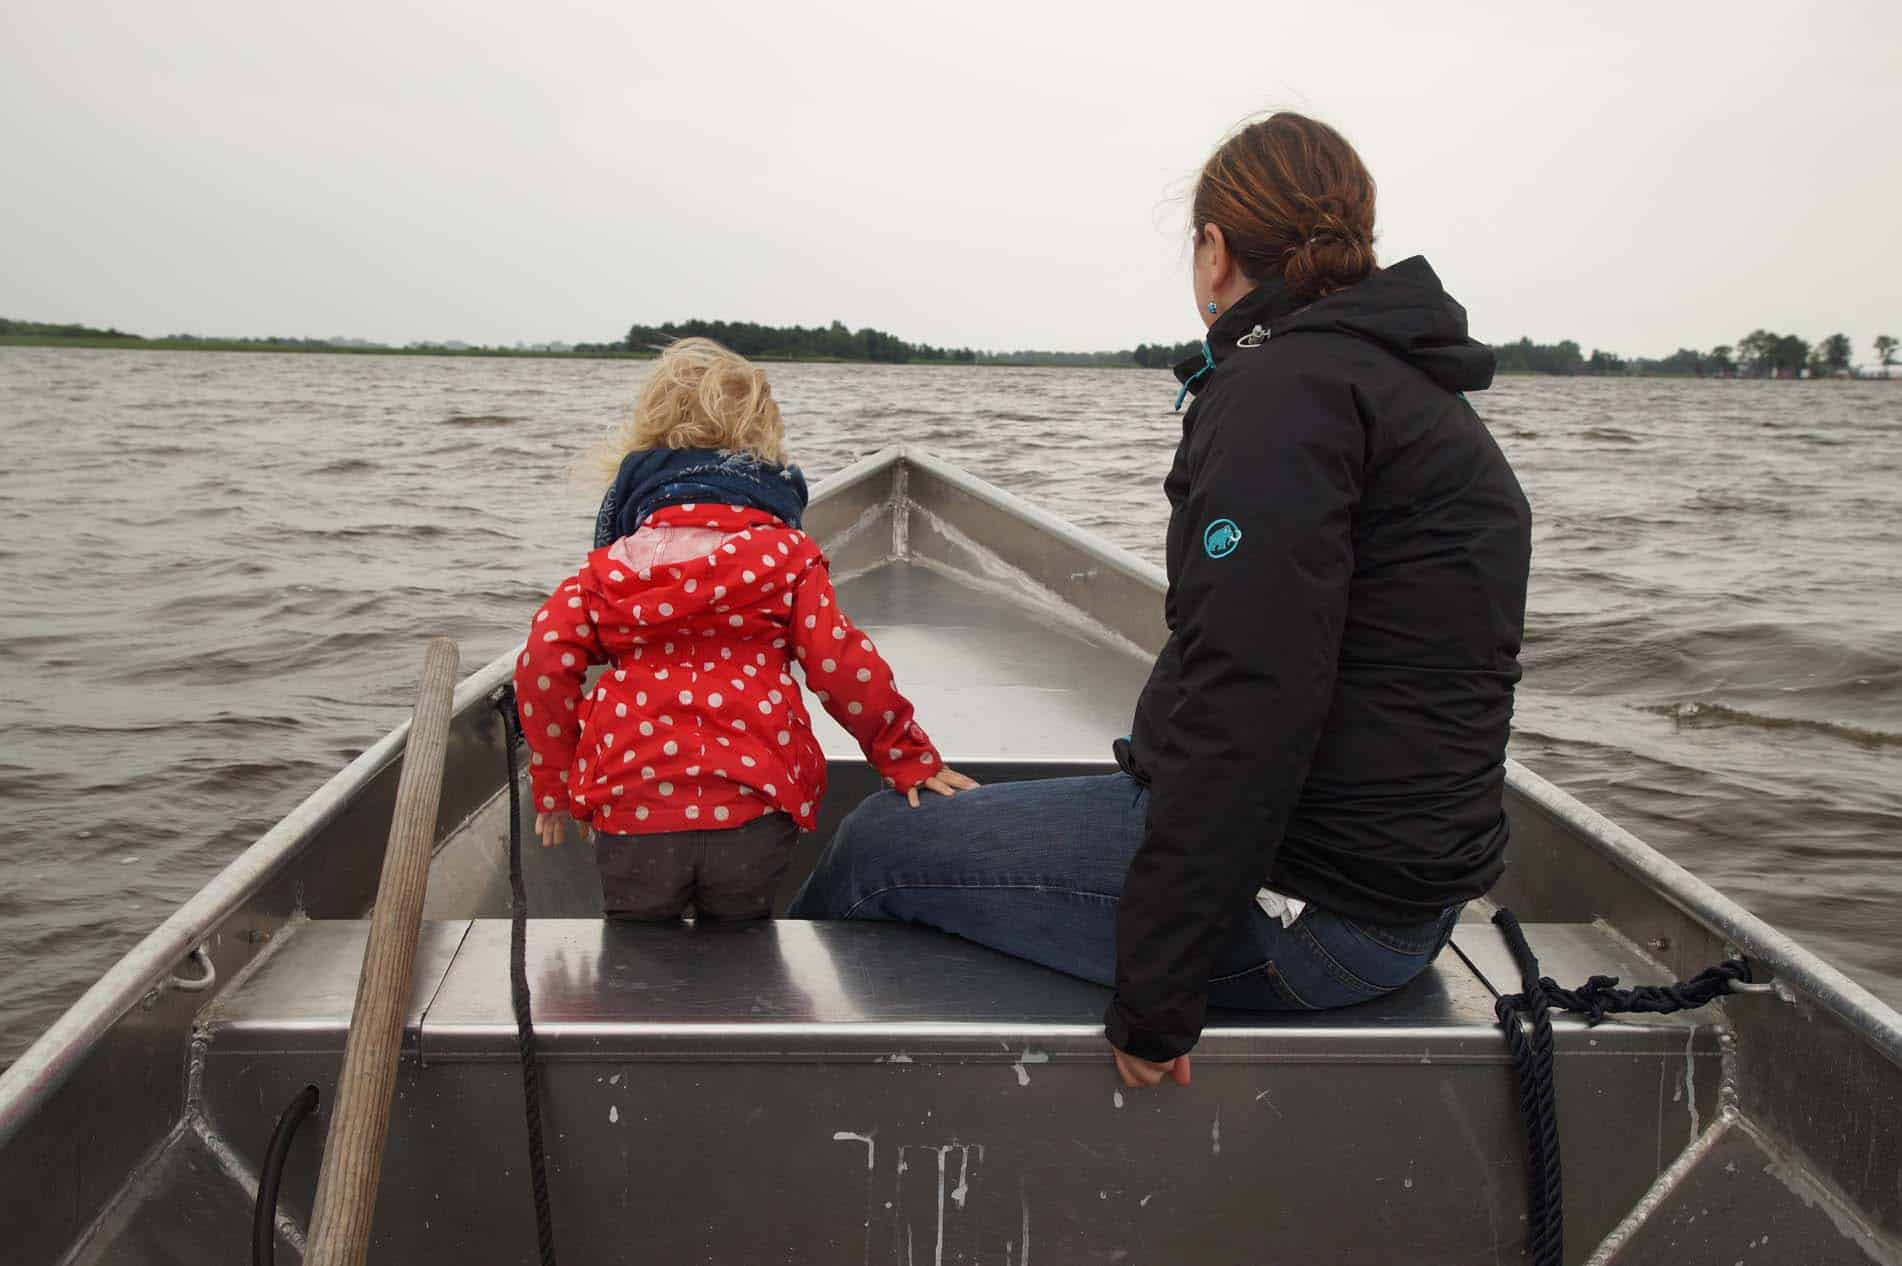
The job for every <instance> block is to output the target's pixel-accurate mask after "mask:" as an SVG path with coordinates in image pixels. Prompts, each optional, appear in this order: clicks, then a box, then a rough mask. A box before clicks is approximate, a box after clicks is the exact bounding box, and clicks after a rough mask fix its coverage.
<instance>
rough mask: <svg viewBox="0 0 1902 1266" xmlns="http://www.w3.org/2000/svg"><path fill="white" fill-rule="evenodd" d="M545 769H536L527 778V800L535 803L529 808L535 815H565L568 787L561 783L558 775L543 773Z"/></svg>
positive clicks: (543, 767) (544, 767) (542, 767)
mask: <svg viewBox="0 0 1902 1266" xmlns="http://www.w3.org/2000/svg"><path fill="white" fill-rule="evenodd" d="M546 768H547V767H546V766H540V767H537V768H536V769H535V770H534V771H533V772H532V773H530V774H529V776H528V794H529V798H530V799H531V800H533V801H534V802H535V803H534V804H533V805H531V806H530V807H531V808H533V809H534V810H535V812H537V813H566V812H568V807H569V806H568V786H567V784H566V783H564V782H562V781H561V775H560V774H557V773H553V772H550V773H543V772H542V771H543V770H544V769H546ZM551 801H552V802H553V803H550V802H551Z"/></svg>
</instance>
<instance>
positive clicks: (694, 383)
mask: <svg viewBox="0 0 1902 1266" xmlns="http://www.w3.org/2000/svg"><path fill="white" fill-rule="evenodd" d="M652 448H717V449H720V450H722V451H724V452H729V453H750V454H752V455H753V456H754V457H757V458H759V459H760V460H761V461H766V462H773V463H775V464H781V463H784V462H785V460H786V425H785V422H784V421H783V420H782V419H781V418H780V416H779V405H778V404H777V403H776V402H775V401H774V400H773V390H772V388H771V387H770V386H768V385H767V382H766V372H765V371H764V370H762V369H761V368H760V367H759V366H758V365H755V364H754V363H753V362H752V361H750V360H748V359H746V357H744V356H741V355H740V354H739V353H738V352H734V351H729V350H728V349H727V348H725V347H722V346H721V345H720V344H718V343H716V342H714V341H713V340H712V339H710V338H683V339H680V340H679V341H678V342H675V343H672V344H669V345H668V348H667V350H666V351H664V352H662V353H661V354H660V359H659V360H657V361H655V362H654V368H653V372H651V373H650V374H648V376H647V381H646V382H645V383H644V384H643V385H642V386H641V394H640V398H639V399H637V400H636V401H635V402H634V411H633V413H631V414H630V415H629V416H628V418H627V420H626V421H625V422H623V423H621V424H620V425H619V426H617V427H615V428H614V429H613V430H612V431H610V432H608V434H607V435H605V436H603V437H602V438H601V442H600V443H599V444H597V445H595V447H594V449H593V451H592V452H591V453H590V454H589V456H588V460H587V461H586V463H585V465H586V466H587V467H588V468H590V469H592V470H595V471H598V472H599V473H600V474H601V475H602V476H603V477H605V478H606V479H608V480H612V479H613V478H614V476H615V473H616V472H617V471H619V470H620V468H621V459H622V458H624V457H626V456H627V455H628V454H629V453H632V452H634V451H636V450H640V449H652Z"/></svg>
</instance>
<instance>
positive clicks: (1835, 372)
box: [1493, 329, 1897, 378]
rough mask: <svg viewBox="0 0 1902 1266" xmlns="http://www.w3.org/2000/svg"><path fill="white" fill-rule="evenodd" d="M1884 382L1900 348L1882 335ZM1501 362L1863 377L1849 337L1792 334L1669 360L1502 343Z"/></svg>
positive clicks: (1624, 372)
mask: <svg viewBox="0 0 1902 1266" xmlns="http://www.w3.org/2000/svg"><path fill="white" fill-rule="evenodd" d="M1871 346H1872V347H1873V348H1874V349H1875V354H1876V365H1877V367H1878V368H1879V369H1880V371H1881V377H1884V378H1887V377H1888V376H1889V369H1890V367H1891V366H1892V365H1894V364H1895V353H1896V347H1897V343H1896V340H1895V339H1894V338H1892V337H1891V336H1889V335H1887V334H1883V335H1878V336H1877V337H1876V339H1875V341H1874V342H1873V344H1872V345H1871ZM1493 351H1494V353H1495V354H1496V355H1497V356H1498V357H1499V370H1500V372H1501V373H1508V374H1512V373H1519V374H1559V375H1564V376H1568V377H1569V376H1572V375H1583V376H1595V377H1665V378H1859V377H1862V376H1863V375H1862V371H1861V370H1860V369H1859V368H1858V367H1857V366H1856V364H1855V363H1854V360H1853V355H1854V352H1853V349H1852V347H1851V345H1850V342H1849V336H1848V335H1847V334H1832V335H1830V336H1829V337H1828V338H1826V339H1823V340H1822V341H1820V342H1818V343H1816V344H1814V345H1812V344H1810V343H1808V342H1806V341H1804V340H1803V339H1801V338H1798V337H1797V336H1796V335H1794V334H1773V333H1771V332H1770V331H1769V330H1764V329H1757V330H1752V331H1751V332H1750V333H1749V334H1746V335H1745V336H1744V337H1743V338H1740V339H1738V340H1737V342H1736V345H1735V346H1732V345H1731V344H1728V343H1725V344H1720V345H1719V346H1717V347H1713V348H1711V349H1710V350H1709V351H1708V352H1700V351H1697V350H1695V349H1693V348H1689V347H1680V348H1678V349H1677V351H1675V352H1673V353H1671V354H1670V355H1669V356H1665V357H1662V358H1660V359H1656V360H1653V359H1651V358H1650V357H1645V356H1634V357H1632V358H1630V359H1629V360H1627V359H1626V358H1624V357H1622V356H1619V355H1617V354H1616V353H1614V352H1606V351H1600V350H1597V349H1593V351H1592V354H1591V355H1590V356H1586V355H1585V354H1584V353H1583V352H1581V351H1580V350H1579V346H1578V344H1577V343H1574V342H1572V341H1571V340H1570V339H1567V340H1565V341H1564V342H1562V343H1534V342H1533V341H1532V340H1531V339H1528V338H1522V339H1520V340H1519V341H1518V342H1517V343H1502V344H1500V345H1499V346H1498V347H1496V348H1494V349H1493Z"/></svg>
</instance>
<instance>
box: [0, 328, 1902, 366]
mask: <svg viewBox="0 0 1902 1266" xmlns="http://www.w3.org/2000/svg"><path fill="white" fill-rule="evenodd" d="M695 335H698V336H701V337H705V338H712V339H718V340H719V341H720V342H722V343H724V344H726V345H727V346H728V347H731V348H732V349H733V350H734V351H736V352H739V353H740V354H741V355H743V356H751V357H753V358H755V359H757V360H769V361H771V360H777V361H821V362H840V363H865V364H880V365H914V364H915V365H1024V366H1086V367H1095V368H1141V369H1166V368H1168V367H1169V366H1171V365H1174V364H1175V363H1176V362H1177V361H1179V360H1182V359H1184V358H1185V357H1189V356H1193V355H1195V354H1196V350H1197V349H1198V348H1199V347H1200V346H1201V344H1200V343H1199V342H1186V343H1140V344H1138V345H1137V346H1135V347H1133V348H1127V349H1125V350H1122V351H1105V352H1052V351H1034V350H1033V351H1016V352H987V351H979V350H977V349H975V348H970V347H956V348H953V347H934V346H933V345H931V344H929V343H908V342H906V341H905V340H903V339H901V338H899V337H897V336H896V335H894V334H887V333H886V332H885V331H883V330H876V329H872V328H871V327H869V326H867V327H864V328H861V329H857V330H853V329H849V328H847V326H846V325H845V323H844V322H842V321H834V322H832V324H830V325H812V326H803V325H757V324H754V323H753V322H751V321H702V320H698V319H696V320H690V321H679V322H668V323H666V324H663V325H634V326H631V327H629V329H628V332H627V334H626V335H625V336H623V337H622V338H620V339H618V340H616V341H615V342H612V343H575V344H568V343H535V344H523V343H518V344H516V345H515V346H513V347H501V346H481V345H476V344H470V343H458V342H447V343H410V344H408V345H406V346H402V347H397V346H393V345H391V344H387V343H372V342H368V341H365V340H362V339H341V338H339V339H314V338H282V337H267V338H206V337H202V336H200V335H196V334H169V335H166V336H164V337H163V338H146V337H144V336H142V335H138V334H129V333H127V332H126V331H124V330H118V329H110V328H105V329H101V328H98V327H95V326H89V325H54V324H48V323H46V322H41V321H12V320H7V319H6V318H3V317H0V347H6V346H17V347H110V348H136V349H142V350H147V351H207V352H331V353H344V354H360V355H370V356H534V357H542V356H549V357H581V358H596V359H602V358H625V359H646V358H648V357H651V356H654V355H656V354H657V353H658V352H659V350H660V349H661V348H663V347H665V346H666V345H667V344H668V343H670V342H672V341H673V340H674V339H677V338H687V337H690V336H695ZM1872 346H1873V348H1874V350H1875V362H1874V364H1875V367H1876V368H1877V370H1878V372H1879V373H1880V376H1881V377H1883V378H1887V377H1888V376H1889V370H1890V368H1891V367H1892V366H1893V365H1894V364H1895V362H1896V351H1897V348H1898V344H1897V341H1896V340H1895V339H1894V338H1893V337H1892V336H1890V335H1887V334H1884V335H1880V336H1879V337H1877V338H1876V339H1875V340H1874V342H1873V344H1872ZM1493 350H1494V352H1495V353H1496V354H1497V355H1498V357H1499V370H1500V372H1501V373H1507V374H1515V373H1517V374H1556V375H1561V376H1567V377H1570V376H1587V377H1684V378H1692V377H1695V378H1855V377H1861V376H1863V371H1862V370H1861V369H1859V368H1858V367H1857V366H1856V365H1855V364H1854V362H1853V358H1852V357H1853V353H1852V347H1851V344H1850V341H1849V337H1848V336H1847V335H1844V334H1832V335H1830V336H1829V337H1828V338H1825V339H1823V340H1822V341H1820V342H1818V343H1816V344H1814V345H1812V344H1810V343H1808V342H1806V341H1805V340H1803V339H1801V338H1798V337H1797V336H1796V335H1793V334H1773V333H1771V332H1770V331H1768V330H1762V329H1759V330H1753V331H1752V332H1751V333H1749V334H1748V335H1745V336H1744V337H1743V338H1741V339H1739V340H1737V342H1736V344H1735V345H1734V346H1733V345H1730V344H1724V345H1721V346H1718V347H1713V348H1711V349H1710V350H1709V351H1707V352H1706V351H1697V350H1694V349H1692V348H1688V347H1681V348H1679V349H1678V350H1677V351H1675V352H1673V353H1671V355H1669V356H1665V357H1660V358H1656V359H1653V358H1651V357H1645V356H1634V357H1631V358H1629V359H1627V358H1625V357H1622V356H1619V355H1617V354H1615V353H1613V352H1607V351H1602V350H1597V349H1594V350H1593V351H1592V353H1591V355H1589V356H1587V355H1585V353H1584V352H1583V351H1582V350H1581V349H1580V348H1579V345H1578V344H1577V343H1575V342H1573V341H1571V340H1570V339H1567V340H1565V341H1563V342H1560V343H1534V342H1533V341H1532V340H1531V339H1528V338H1522V339H1520V340H1519V341H1518V342H1516V343H1502V344H1500V345H1499V346H1497V347H1495V348H1494V349H1493Z"/></svg>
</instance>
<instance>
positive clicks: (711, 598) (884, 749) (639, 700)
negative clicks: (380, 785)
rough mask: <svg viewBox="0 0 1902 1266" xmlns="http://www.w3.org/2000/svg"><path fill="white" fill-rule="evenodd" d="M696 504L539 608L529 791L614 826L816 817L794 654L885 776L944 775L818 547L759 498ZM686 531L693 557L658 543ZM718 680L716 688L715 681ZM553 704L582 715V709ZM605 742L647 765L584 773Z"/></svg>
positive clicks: (533, 644) (521, 668)
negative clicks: (599, 667)
mask: <svg viewBox="0 0 1902 1266" xmlns="http://www.w3.org/2000/svg"><path fill="white" fill-rule="evenodd" d="M687 513H688V510H687V509H686V507H681V506H674V507H667V508H664V509H662V510H659V511H657V512H655V513H654V514H653V515H652V516H650V518H649V520H648V522H647V524H646V525H645V526H644V527H643V529H642V533H641V534H640V535H639V536H637V537H630V538H627V539H626V540H623V541H621V542H618V543H617V544H616V545H614V546H611V547H610V548H608V549H606V550H600V551H596V553H595V554H594V555H592V556H591V558H590V561H589V563H588V564H587V565H586V566H584V567H583V568H582V570H581V572H580V573H579V574H578V575H576V576H575V577H573V578H572V579H571V580H570V581H567V582H564V584H563V585H562V587H561V588H560V589H559V590H558V591H557V594H556V596H555V597H553V598H551V599H550V600H549V601H548V602H547V603H546V604H544V605H543V607H542V609H541V610H539V611H538V612H536V615H535V620H534V628H535V630H536V632H537V633H539V634H541V636H539V637H532V638H531V639H530V640H529V642H528V644H527V646H526V648H525V649H524V650H523V652H522V653H521V655H520V656H519V657H518V660H517V663H516V665H515V668H516V672H515V689H516V695H517V699H518V701H519V706H520V709H521V714H522V716H523V717H524V718H530V717H533V718H535V719H536V724H535V725H534V726H533V727H530V728H528V730H527V735H526V737H527V738H528V740H529V746H530V748H531V749H532V759H531V762H530V769H529V776H530V784H531V789H532V794H533V796H534V799H535V803H536V804H537V805H538V806H541V808H542V809H543V810H544V811H554V810H558V809H561V808H566V809H568V811H569V812H570V813H572V814H574V815H575V816H576V817H580V818H582V819H584V820H586V821H588V822H590V823H591V824H592V825H594V826H595V827H596V828H597V829H600V830H602V831H607V832H616V833H640V832H650V831H669V830H682V829H689V828H690V827H691V828H693V829H699V828H702V827H705V826H710V825H715V824H717V825H719V826H723V827H725V826H737V825H741V824H743V823H745V822H749V821H751V820H752V819H754V818H756V817H758V816H759V815H760V814H762V813H770V812H773V811H775V810H778V811H781V812H785V813H787V814H790V815H791V816H793V817H794V818H795V819H796V820H797V821H798V822H799V824H800V825H801V826H803V827H806V828H807V829H811V828H812V827H813V826H815V825H816V818H815V814H816V813H817V810H818V806H819V803H820V799H821V797H822V795H823V793H824V790H825V759H824V756H823V754H822V753H821V752H820V750H819V745H818V742H817V740H816V739H815V738H814V737H813V734H812V729H811V723H810V721H809V719H808V717H807V714H806V710H805V705H804V703H803V702H802V700H801V698H800V692H799V689H798V687H797V686H796V685H795V683H794V680H793V678H792V676H791V675H790V673H789V671H788V670H789V669H790V667H791V664H792V662H793V661H794V660H795V659H798V660H803V661H804V663H805V664H806V666H807V668H808V669H809V670H810V671H811V672H812V674H813V676H814V677H815V678H816V680H814V681H812V682H811V683H810V684H811V686H812V687H813V691H814V697H816V698H817V699H818V700H819V701H820V702H821V703H822V704H823V705H824V706H825V708H826V710H827V711H828V712H830V713H831V714H832V715H833V716H834V717H835V718H836V719H837V720H838V721H839V723H840V724H841V725H843V726H844V727H845V728H846V729H847V730H848V731H849V732H850V733H851V734H852V736H853V737H854V738H855V739H857V740H858V742H859V745H860V746H861V747H862V748H863V749H864V750H865V751H866V753H867V755H868V758H869V759H871V761H872V763H873V765H874V766H875V767H876V768H877V769H878V772H879V773H880V774H881V775H882V776H884V777H886V778H888V779H890V780H891V781H892V783H893V784H894V785H896V786H898V787H899V788H901V789H903V788H908V787H911V786H914V785H916V784H917V783H919V782H921V781H923V779H925V778H926V777H928V776H929V775H930V774H931V773H932V772H935V771H934V770H933V768H932V767H933V766H934V765H935V764H936V763H937V754H936V752H935V751H933V750H932V747H931V743H930V740H929V739H928V738H927V737H926V736H925V734H924V731H923V730H921V729H919V728H918V727H917V726H916V725H915V724H913V722H912V709H911V705H910V704H909V703H908V702H907V701H906V700H905V699H904V697H903V696H902V695H900V694H899V693H898V690H897V687H896V684H895V683H894V682H893V680H892V673H891V669H890V667H889V666H888V665H887V664H886V663H885V662H884V660H883V659H882V658H880V657H879V654H878V651H877V649H876V647H874V646H873V644H872V641H871V639H870V638H868V637H865V636H864V635H863V634H862V633H861V632H860V631H859V630H857V629H855V628H853V626H852V624H851V622H850V620H849V619H848V618H847V616H846V614H845V612H844V611H842V610H840V608H839V606H838V603H837V600H836V597H835V595H834V593H833V590H832V584H831V581H830V579H829V577H828V576H827V571H826V563H825V559H824V556H823V555H822V554H821V553H820V551H819V549H818V546H817V544H816V543H814V542H813V541H812V540H811V539H810V538H808V537H806V536H805V535H804V534H803V533H799V532H796V531H789V530H788V529H786V528H785V527H784V526H783V525H782V524H780V523H779V522H778V521H777V520H775V519H773V518H772V517H771V516H770V515H767V514H766V513H764V512H763V511H758V510H753V509H746V508H737V507H727V506H718V505H715V506H701V507H699V508H698V510H697V512H694V513H693V517H692V518H691V519H686V518H684V517H683V516H684V515H686V514H687ZM687 530H691V531H692V532H694V533H698V534H699V539H698V540H697V541H696V542H695V543H694V544H692V545H690V546H689V547H688V550H687V552H686V553H685V554H684V555H683V554H679V553H665V552H663V550H664V549H665V548H666V546H665V544H664V543H665V541H666V540H667V539H670V538H668V537H667V535H666V534H667V533H669V532H674V531H680V532H685V531H687ZM712 533H719V534H722V535H724V536H725V537H726V539H725V540H724V541H720V536H717V535H712ZM679 539H683V540H684V539H686V538H685V537H684V536H683V537H681V538H679ZM656 541H658V542H660V543H659V544H656V543H655V542H656ZM716 541H719V542H720V543H719V544H718V546H717V547H716V546H715V544H714V542H716ZM736 542H737V543H739V544H745V545H746V546H747V549H745V550H744V551H742V550H740V549H739V548H738V547H737V545H736ZM696 551H698V552H696ZM706 551H711V552H706ZM756 558H757V562H755V559H756ZM782 587H783V591H782ZM570 613H575V614H570ZM583 614H585V622H584V621H583V619H582V615H583ZM551 615H559V616H564V617H567V618H566V619H565V620H564V619H554V618H550V617H551ZM623 621H626V623H622V622H623ZM603 662H607V663H610V664H612V665H613V671H612V672H611V673H606V674H603V675H602V676H601V677H600V678H598V679H597V680H596V683H595V684H594V686H593V688H592V689H591V690H590V691H589V692H588V693H587V694H585V695H584V693H583V682H584V681H585V674H586V672H587V671H588V668H589V666H591V665H593V664H599V663H603ZM716 667H717V668H718V669H719V670H720V672H719V675H718V677H715V678H712V679H706V680H703V677H702V674H711V673H714V672H715V670H716ZM729 673H739V674H743V675H734V676H730V677H729V676H728V675H727V674H729ZM774 677H777V678H778V687H779V688H774V687H773V686H772V685H771V684H770V682H771V679H772V678H774ZM749 678H750V679H753V680H748V679H749ZM716 682H717V683H719V684H720V685H721V686H722V689H721V690H712V689H708V687H710V686H712V685H714V684H716ZM728 686H730V687H731V690H730V692H728V691H727V690H726V687H728ZM821 687H823V688H821ZM762 689H763V690H764V693H765V697H764V698H762V697H760V692H761V690H762ZM663 708H664V709H666V710H665V711H662V710H661V709H663ZM544 713H552V714H553V715H555V716H557V717H560V716H562V715H563V714H564V713H573V714H574V717H573V723H572V724H562V723H560V722H544V721H543V720H542V714H544ZM736 714H737V715H736ZM746 717H751V718H754V719H755V720H757V721H758V723H759V724H758V725H757V726H756V727H749V726H748V724H747V721H746V720H745V719H743V718H746ZM722 749H726V755H724V756H722V757H721V758H720V759H717V760H712V761H708V760H707V758H708V757H709V756H713V755H716V754H718V753H721V751H722ZM613 753H618V754H619V757H620V759H618V760H616V761H614V764H613V767H614V768H615V769H617V770H621V769H626V770H628V771H630V773H631V772H633V771H635V770H638V772H639V774H640V777H639V779H638V780H637V779H633V778H628V780H627V781H626V782H621V783H616V782H612V780H611V779H610V778H609V776H608V774H607V773H606V772H605V771H604V770H603V769H600V768H597V769H596V770H594V771H592V772H590V771H589V770H588V765H589V764H590V763H591V762H592V763H594V764H596V765H597V766H600V765H601V764H602V763H603V762H604V761H605V760H606V759H607V758H608V757H609V756H610V755H611V754H613ZM733 757H737V758H738V759H737V760H734V759H732V758H733ZM571 770H572V771H573V774H574V776H573V777H572V778H571V777H570V771H571ZM637 828H638V830H637Z"/></svg>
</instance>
